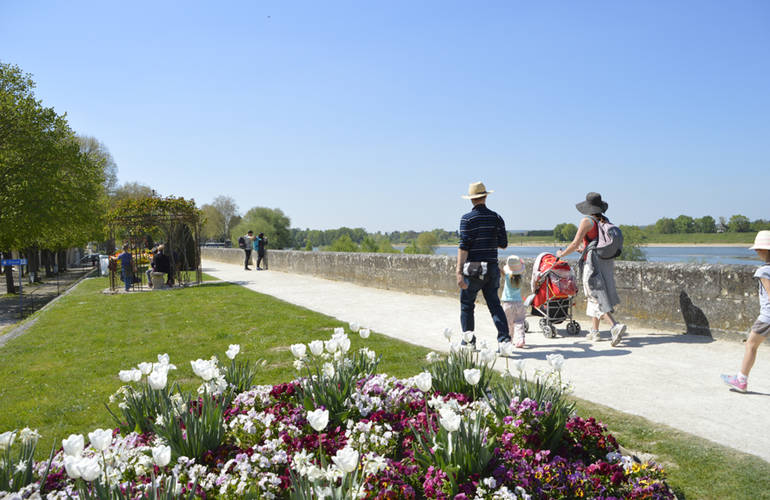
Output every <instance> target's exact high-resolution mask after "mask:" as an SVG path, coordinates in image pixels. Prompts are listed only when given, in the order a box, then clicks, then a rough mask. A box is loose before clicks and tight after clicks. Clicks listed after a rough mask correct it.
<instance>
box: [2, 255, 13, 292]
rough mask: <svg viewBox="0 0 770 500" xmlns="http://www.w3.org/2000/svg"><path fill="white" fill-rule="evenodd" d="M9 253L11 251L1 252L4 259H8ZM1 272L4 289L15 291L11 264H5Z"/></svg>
mask: <svg viewBox="0 0 770 500" xmlns="http://www.w3.org/2000/svg"><path fill="white" fill-rule="evenodd" d="M11 255H12V254H11V252H3V258H4V259H10V258H11ZM3 273H4V274H5V291H6V292H8V293H16V287H15V286H14V284H13V266H5V268H4V269H3Z"/></svg>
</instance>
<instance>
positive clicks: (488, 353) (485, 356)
mask: <svg viewBox="0 0 770 500" xmlns="http://www.w3.org/2000/svg"><path fill="white" fill-rule="evenodd" d="M496 357H497V353H495V351H493V350H492V349H484V350H483V351H481V352H480V353H479V361H481V362H482V363H483V364H485V365H487V364H489V363H492V362H493V361H494V360H495V358H496Z"/></svg>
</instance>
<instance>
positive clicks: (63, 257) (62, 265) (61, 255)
mask: <svg viewBox="0 0 770 500" xmlns="http://www.w3.org/2000/svg"><path fill="white" fill-rule="evenodd" d="M57 260H58V261H59V272H60V273H61V272H64V271H66V270H67V251H66V250H61V251H60V252H58V255H57Z"/></svg>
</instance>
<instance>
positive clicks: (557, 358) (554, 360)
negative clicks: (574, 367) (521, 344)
mask: <svg viewBox="0 0 770 500" xmlns="http://www.w3.org/2000/svg"><path fill="white" fill-rule="evenodd" d="M545 359H547V360H548V363H549V364H550V365H551V368H553V369H554V370H556V371H560V370H561V367H562V366H563V365H564V356H563V355H561V354H549V355H547V356H546V357H545Z"/></svg>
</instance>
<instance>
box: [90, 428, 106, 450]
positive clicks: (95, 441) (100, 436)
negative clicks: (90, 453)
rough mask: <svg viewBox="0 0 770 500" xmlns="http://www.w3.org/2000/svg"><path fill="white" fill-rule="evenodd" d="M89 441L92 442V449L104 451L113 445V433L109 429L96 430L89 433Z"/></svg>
mask: <svg viewBox="0 0 770 500" xmlns="http://www.w3.org/2000/svg"><path fill="white" fill-rule="evenodd" d="M88 440H89V441H91V448H93V449H95V450H97V451H104V450H106V449H107V448H109V447H110V443H112V431H111V430H109V429H96V430H95V431H93V432H89V433H88Z"/></svg>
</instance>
